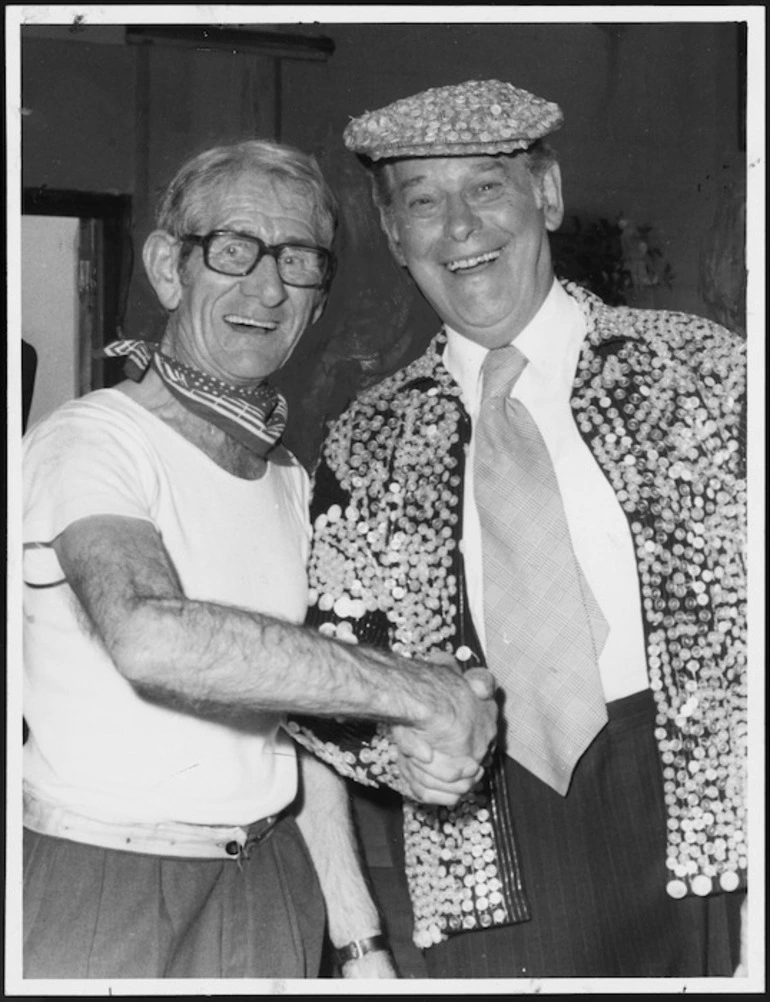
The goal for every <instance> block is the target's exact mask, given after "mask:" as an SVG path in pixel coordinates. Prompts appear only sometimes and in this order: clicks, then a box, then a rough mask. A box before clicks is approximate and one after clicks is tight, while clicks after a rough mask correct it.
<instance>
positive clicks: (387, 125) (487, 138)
mask: <svg viewBox="0 0 770 1002" xmlns="http://www.w3.org/2000/svg"><path fill="white" fill-rule="evenodd" d="M563 119H564V116H563V115H562V111H561V108H560V107H559V106H558V105H557V104H554V103H553V102H551V101H546V100H544V99H543V98H540V97H536V96H535V95H534V94H530V93H529V91H526V90H521V89H519V88H518V87H514V86H513V85H512V84H509V83H503V82H501V81H500V80H469V81H467V82H466V83H462V84H453V85H452V86H449V87H432V88H430V90H426V91H422V93H420V94H416V95H415V96H414V97H406V98H403V99H401V100H400V101H395V102H394V103H393V104H389V105H387V107H385V108H380V109H379V111H367V112H365V113H364V114H363V115H361V116H360V117H359V118H354V119H353V120H352V121H351V122H350V123H349V124H348V125H347V127H346V128H345V132H344V133H343V141H344V143H345V146H346V147H347V148H348V149H349V150H352V151H353V152H354V153H359V154H362V155H363V156H366V157H369V159H370V160H382V159H385V158H392V157H447V156H473V155H477V154H494V153H513V152H514V150H521V149H526V147H527V146H531V145H532V143H533V142H535V140H536V139H540V138H542V137H543V136H547V135H548V133H550V132H554V131H555V130H556V129H558V128H559V127H560V126H561V124H562V121H563Z"/></svg>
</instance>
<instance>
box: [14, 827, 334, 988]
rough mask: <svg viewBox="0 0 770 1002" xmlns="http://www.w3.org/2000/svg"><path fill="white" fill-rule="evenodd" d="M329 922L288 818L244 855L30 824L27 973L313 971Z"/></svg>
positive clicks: (284, 974) (268, 974)
mask: <svg viewBox="0 0 770 1002" xmlns="http://www.w3.org/2000/svg"><path fill="white" fill-rule="evenodd" d="M325 920H326V916H325V910H324V905H323V899H322V897H321V892H320V887H319V885H318V880H317V877H316V873H315V870H314V868H313V864H312V862H311V860H310V855H309V853H308V850H307V847H306V845H305V842H304V839H303V838H302V835H301V834H300V831H299V828H298V827H297V825H296V822H295V821H294V819H293V818H292V817H287V818H284V819H282V820H280V821H279V822H278V823H277V824H276V826H275V828H274V829H273V830H272V831H271V832H270V833H269V834H268V835H267V836H266V837H265V839H264V841H263V842H261V843H259V844H258V845H256V846H253V847H252V848H251V850H250V852H249V856H248V858H243V859H180V858H175V857H171V856H151V855H144V854H140V853H132V852H123V851H121V850H116V849H102V848H100V847H98V846H91V845H85V844H83V843H79V842H72V841H69V840H67V839H60V838H54V837H52V836H49V835H39V834H37V833H35V832H31V831H28V830H25V832H24V904H23V926H24V977H25V978H307V977H317V976H318V971H319V967H320V962H321V949H322V944H323V936H324V929H325Z"/></svg>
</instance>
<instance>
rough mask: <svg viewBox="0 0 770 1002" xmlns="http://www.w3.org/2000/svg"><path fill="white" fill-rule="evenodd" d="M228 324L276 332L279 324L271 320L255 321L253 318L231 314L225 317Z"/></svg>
mask: <svg viewBox="0 0 770 1002" xmlns="http://www.w3.org/2000/svg"><path fill="white" fill-rule="evenodd" d="M225 321H226V322H227V323H228V324H239V325H240V326H241V327H258V328H260V329H264V330H269V331H272V330H275V328H276V327H277V326H278V324H275V323H272V322H271V321H269V320H254V319H252V317H241V316H239V315H238V314H237V313H230V314H228V316H226V317H225Z"/></svg>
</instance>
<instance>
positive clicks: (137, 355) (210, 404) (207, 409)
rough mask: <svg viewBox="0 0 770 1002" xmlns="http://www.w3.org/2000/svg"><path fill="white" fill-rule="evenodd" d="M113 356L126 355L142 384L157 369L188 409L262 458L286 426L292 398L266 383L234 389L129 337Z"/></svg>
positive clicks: (130, 373) (110, 350) (114, 347)
mask: <svg viewBox="0 0 770 1002" xmlns="http://www.w3.org/2000/svg"><path fill="white" fill-rule="evenodd" d="M104 354H105V355H106V356H107V357H118V356H126V357H127V362H126V366H125V373H126V376H127V377H128V378H129V379H133V380H134V381H136V382H139V381H140V380H141V379H143V377H144V375H145V373H146V372H147V370H148V369H149V368H150V366H152V368H154V369H155V371H156V372H157V373H158V375H159V376H160V378H161V379H162V380H163V383H164V385H165V386H166V387H167V389H168V390H169V392H170V393H171V394H172V396H174V397H175V398H176V399H177V400H178V401H179V402H180V403H181V404H182V406H183V407H185V408H186V409H187V410H189V411H191V412H192V413H193V414H197V415H198V416H199V417H203V418H205V419H206V420H207V421H209V422H211V424H213V425H216V427H217V428H220V429H221V430H222V431H224V432H226V433H227V434H228V435H231V436H232V437H233V438H234V439H236V441H238V442H240V443H241V444H242V445H244V446H245V447H246V448H247V449H249V450H251V451H252V452H254V453H256V454H257V455H258V456H262V457H263V458H268V453H269V452H270V451H271V450H272V449H273V448H275V446H276V445H277V444H278V442H279V441H280V439H281V435H282V434H283V430H284V428H285V427H286V415H287V410H288V409H287V405H286V400H285V398H284V397H283V395H282V394H281V393H279V391H278V390H276V389H275V387H273V386H269V385H267V384H266V383H261V384H260V385H259V386H256V387H240V386H230V385H229V384H228V383H223V382H221V381H220V380H219V379H215V378H214V377H213V376H209V375H207V374H206V373H205V372H201V371H200V370H199V369H194V368H193V367H192V366H190V365H185V364H184V363H183V362H179V361H177V360H176V359H175V358H170V357H169V356H168V355H165V354H163V352H162V351H161V350H160V346H159V345H157V344H154V343H153V342H151V341H136V340H131V339H128V338H126V339H124V340H120V341H113V342H112V344H109V345H107V347H106V348H105V349H104Z"/></svg>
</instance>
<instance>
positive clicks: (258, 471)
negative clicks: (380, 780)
mask: <svg viewBox="0 0 770 1002" xmlns="http://www.w3.org/2000/svg"><path fill="white" fill-rule="evenodd" d="M335 219H336V216H335V205H334V199H333V196H332V195H331V193H330V192H329V190H328V188H327V187H326V185H325V183H324V181H323V179H322V178H321V176H320V174H319V173H318V170H317V167H316V166H315V164H314V162H313V161H312V160H311V159H310V158H308V157H307V156H305V155H304V154H302V153H300V152H299V151H295V150H292V149H290V148H287V147H284V146H280V145H277V144H273V143H269V142H261V141H252V142H246V143H242V144H239V145H237V146H232V147H221V148H216V149H213V150H209V151H207V152H205V153H203V154H201V155H200V156H198V157H196V158H195V159H193V160H192V161H190V162H189V163H187V164H186V165H185V166H184V167H183V168H182V169H181V170H180V171H179V173H178V174H177V176H176V177H175V178H174V180H173V181H172V182H171V184H170V186H169V188H168V190H167V191H166V193H165V195H164V197H163V199H162V201H161V204H160V208H159V213H158V228H157V229H156V230H155V231H154V232H153V233H152V234H151V235H150V236H149V238H148V239H147V241H146V243H145V246H144V265H145V268H146V271H147V274H148V276H149V278H150V281H151V282H152V284H153V287H154V289H155V292H156V294H157V296H158V299H159V300H160V302H161V304H162V305H163V307H164V308H165V309H166V311H167V313H168V322H167V326H166V328H165V332H164V334H163V337H162V340H161V342H160V344H159V345H157V344H153V343H149V342H144V341H121V342H116V344H115V345H114V346H113V347H112V348H110V349H109V351H111V352H113V353H115V354H119V355H125V356H126V357H127V373H128V374H129V375H130V376H131V378H130V379H127V380H126V381H125V382H122V383H120V384H119V385H118V386H116V387H114V388H110V389H102V390H97V391H95V392H93V393H90V394H88V395H87V396H85V397H84V398H82V399H79V400H75V401H73V402H71V403H68V404H66V405H65V406H63V407H61V408H60V409H58V410H57V411H55V412H54V413H53V414H52V415H51V416H50V417H48V418H47V419H45V420H43V421H42V422H40V423H39V424H37V425H36V426H35V427H34V428H32V429H31V430H30V431H29V432H28V434H27V436H26V438H25V442H24V583H25V599H24V601H25V634H24V660H25V697H24V714H25V719H26V721H27V723H28V725H29V737H28V740H27V742H26V745H25V749H24V825H25V833H24V972H25V976H26V977H28V978H68V977H70V978H75V977H77V978H99V977H101V978H118V977H131V978H151V977H156V978H160V977H312V976H315V975H317V973H318V971H319V965H320V957H321V949H322V941H323V935H324V929H325V925H326V923H327V922H328V930H329V936H330V939H331V942H332V944H333V946H334V947H335V948H336V949H337V951H338V961H339V965H340V968H341V971H342V973H343V975H344V976H346V977H392V976H393V975H394V968H393V965H392V963H391V959H390V955H389V952H388V949H387V941H386V939H385V937H384V936H383V935H382V931H381V928H380V921H379V917H378V915H377V911H376V909H375V907H374V905H373V904H372V901H371V899H370V897H369V895H368V892H367V890H366V885H365V881H364V879H363V877H362V874H361V871H360V868H359V865H358V863H357V860H356V855H355V848H354V841H353V837H352V834H351V826H350V823H349V819H348V813H347V802H346V794H345V791H344V787H343V786H342V784H341V782H340V781H339V780H338V778H337V777H335V776H334V774H333V773H331V772H330V771H329V770H328V769H327V768H326V767H325V766H323V765H322V764H321V763H320V762H318V761H317V760H315V759H312V758H311V757H309V756H307V755H303V756H302V757H299V759H298V754H297V751H296V748H295V745H294V743H293V742H292V741H291V739H290V738H289V737H288V736H287V734H286V732H285V731H284V730H283V729H282V726H281V725H282V721H283V714H284V713H285V712H287V711H292V712H297V713H304V714H311V715H316V714H317V715H320V716H332V715H333V716H335V717H359V718H366V719H370V720H374V721H377V722H378V725H379V726H384V727H385V730H384V731H383V734H384V735H385V736H386V740H387V741H388V742H389V743H390V744H391V747H392V750H393V757H394V759H395V760H396V761H398V762H400V765H401V775H402V779H403V782H404V783H405V784H406V786H407V787H408V786H409V784H410V783H411V784H412V785H411V789H412V791H413V792H414V793H415V794H416V795H418V796H422V797H425V798H426V799H434V800H435V801H436V802H439V803H441V802H444V803H451V802H454V801H455V800H456V799H457V797H458V796H459V795H460V794H461V793H463V792H464V791H466V790H467V789H468V788H469V787H470V786H471V785H472V784H473V783H474V782H475V781H476V780H477V778H478V777H479V775H480V774H481V771H482V769H481V766H480V764H479V763H480V762H481V761H482V759H483V758H484V756H485V754H486V752H487V749H488V746H489V744H490V742H491V740H492V739H493V737H494V732H495V720H496V713H497V711H496V706H495V704H494V701H492V700H491V699H490V698H489V694H490V691H491V686H490V684H489V678H488V676H487V675H486V673H483V674H482V673H479V674H478V675H477V676H476V677H475V678H473V679H471V680H470V684H468V681H466V680H465V679H463V678H462V677H461V676H460V675H458V674H455V673H453V672H447V671H446V670H440V671H437V670H436V666H435V665H432V664H430V663H428V662H425V661H423V662H421V663H417V662H416V661H410V660H408V659H406V658H403V657H398V656H387V657H386V656H384V655H382V654H379V653H377V652H375V651H370V650H367V649H365V648H364V647H353V646H351V645H349V644H344V643H340V642H338V641H335V640H329V639H325V638H323V637H322V636H320V635H319V634H316V633H315V632H314V631H312V632H311V631H310V630H307V629H305V628H303V627H302V626H301V625H298V624H301V622H302V620H303V618H304V615H305V610H306V605H307V585H306V577H305V562H306V557H307V552H308V545H309V535H310V533H309V526H308V518H307V512H306V508H307V502H308V480H307V476H306V474H305V472H304V471H303V470H302V468H301V467H300V466H299V464H298V463H297V462H296V460H295V459H294V458H293V457H292V456H291V455H290V453H288V451H287V450H286V449H285V448H284V447H283V446H281V444H280V436H281V432H282V429H283V425H284V422H285V416H286V413H285V402H284V401H283V399H282V397H281V396H280V395H279V394H278V393H277V392H276V391H275V390H274V389H273V388H271V387H270V385H269V384H268V382H267V379H268V377H269V376H270V375H271V374H272V373H273V372H275V371H276V370H277V369H278V368H280V366H281V365H283V363H284V362H285V361H286V359H287V358H288V357H289V355H290V354H291V352H292V351H293V349H294V348H295V346H296V344H297V342H298V340H299V338H300V337H301V336H302V334H303V333H304V331H305V329H306V328H307V327H308V326H309V325H310V324H312V323H313V322H314V321H315V320H316V319H317V318H318V316H319V315H320V313H321V311H322V309H323V305H324V302H325V298H326V294H327V291H328V285H329V281H330V278H331V273H332V270H333V269H332V253H331V245H332V239H333V235H334V228H335ZM383 667H387V669H388V671H387V672H385V673H384V674H383V673H382V668H383ZM298 761H299V766H300V768H299V769H298ZM420 761H422V762H423V764H429V767H430V773H429V774H426V773H425V772H424V771H423V770H422V768H421V766H420V764H419V763H420Z"/></svg>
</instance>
